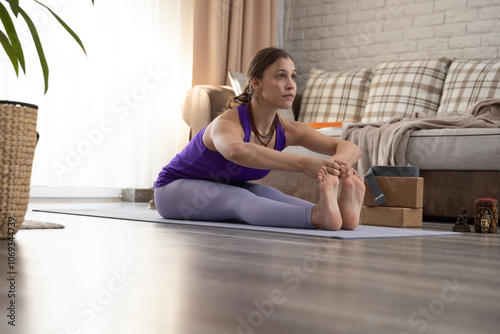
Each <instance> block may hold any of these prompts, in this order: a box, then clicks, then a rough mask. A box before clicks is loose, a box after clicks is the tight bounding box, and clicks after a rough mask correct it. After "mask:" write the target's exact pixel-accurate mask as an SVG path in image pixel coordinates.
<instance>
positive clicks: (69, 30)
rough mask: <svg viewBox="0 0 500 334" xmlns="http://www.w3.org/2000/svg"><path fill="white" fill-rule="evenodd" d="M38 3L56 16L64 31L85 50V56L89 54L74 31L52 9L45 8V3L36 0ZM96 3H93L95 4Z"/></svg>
mask: <svg viewBox="0 0 500 334" xmlns="http://www.w3.org/2000/svg"><path fill="white" fill-rule="evenodd" d="M35 2H36V3H38V4H39V5H41V6H43V7H45V8H47V9H48V10H49V11H50V12H51V13H52V15H54V17H55V18H56V20H57V21H59V23H60V24H61V25H62V26H63V27H64V29H66V31H67V32H68V33H69V34H70V35H71V36H73V38H74V39H75V41H76V42H77V43H78V44H79V45H80V46H81V48H82V49H83V52H84V53H85V54H87V52H86V51H85V47H84V46H83V43H82V41H81V40H80V38H79V37H78V35H77V34H76V33H75V32H74V31H73V30H71V28H70V27H69V26H68V25H67V24H66V23H65V22H64V21H63V20H62V19H61V18H60V17H59V16H57V14H56V13H54V11H53V10H52V9H50V8H49V7H47V6H45V5H44V4H43V3H41V2H39V1H37V0H35ZM93 2H94V1H92V3H93Z"/></svg>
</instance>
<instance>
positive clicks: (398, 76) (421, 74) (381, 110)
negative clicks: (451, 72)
mask: <svg viewBox="0 0 500 334" xmlns="http://www.w3.org/2000/svg"><path fill="white" fill-rule="evenodd" d="M450 62H451V60H450V59H448V58H440V59H426V60H398V61H385V62H381V63H379V64H377V66H375V68H374V70H373V78H372V82H371V84H370V94H369V96H368V101H367V103H366V110H365V113H364V115H363V119H362V121H363V122H380V121H387V120H389V119H390V118H392V117H396V116H397V117H403V118H408V117H411V116H412V115H413V114H415V113H416V112H420V113H423V114H424V115H426V116H434V115H435V114H436V113H437V110H438V107H439V101H440V100H441V92H442V89H443V84H444V80H445V77H446V72H447V70H448V67H449V66H450Z"/></svg>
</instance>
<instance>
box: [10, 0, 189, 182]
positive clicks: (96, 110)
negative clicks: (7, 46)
mask: <svg viewBox="0 0 500 334" xmlns="http://www.w3.org/2000/svg"><path fill="white" fill-rule="evenodd" d="M45 3H46V4H47V5H49V6H50V7H51V8H52V9H53V10H54V11H55V12H57V13H59V14H60V16H61V17H62V18H63V19H64V20H65V21H66V22H67V23H68V25H69V26H70V27H71V28H72V29H73V30H74V31H75V32H76V33H77V34H78V35H79V36H80V38H81V40H82V41H83V43H84V45H85V48H86V51H87V56H85V55H84V53H83V52H82V50H81V49H80V47H79V46H78V44H76V42H75V41H74V40H73V39H72V38H71V37H70V36H69V34H67V33H66V31H65V30H64V29H63V28H62V27H61V26H60V25H59V24H58V23H57V22H56V21H55V20H54V18H53V17H52V16H51V15H50V13H48V12H47V11H46V10H44V9H43V8H42V7H40V6H38V5H36V4H35V3H34V2H33V3H32V2H26V3H25V4H24V3H23V2H21V5H23V6H24V7H25V10H26V11H27V12H28V13H30V14H31V15H32V17H33V18H34V21H35V23H36V24H37V25H38V27H40V28H39V34H40V37H41V40H42V44H43V46H44V50H45V53H46V57H47V61H48V64H49V69H50V79H49V80H50V81H49V91H48V93H47V94H46V95H43V79H42V78H43V77H42V73H41V69H40V65H39V62H38V57H37V55H36V53H35V49H34V46H33V42H32V40H31V39H30V35H29V32H28V31H27V28H26V27H25V26H23V25H22V24H18V25H17V26H18V33H19V35H20V39H21V43H22V44H23V46H24V48H25V52H26V58H27V59H28V61H27V75H26V76H25V75H24V74H20V77H19V78H16V76H15V73H14V70H13V69H12V65H11V64H10V63H9V62H8V59H7V58H6V56H5V55H4V54H1V58H0V77H1V79H2V80H0V81H2V83H0V95H1V96H2V97H1V98H2V99H8V100H14V101H23V102H28V103H33V104H36V105H38V106H39V114H38V126H37V130H38V132H39V133H40V141H39V143H38V146H37V150H36V153H35V160H34V165H33V174H32V182H31V184H32V186H49V187H81V188H89V187H101V188H128V187H132V188H149V187H151V186H152V184H153V181H154V180H155V179H156V176H157V175H158V172H159V171H160V170H161V168H162V167H163V165H165V164H166V163H167V162H168V161H169V160H170V159H171V158H172V157H173V156H174V155H175V154H176V153H178V152H179V150H180V149H181V148H182V147H183V146H184V145H185V144H186V143H187V138H188V128H187V125H185V124H184V122H183V121H182V119H181V113H180V107H181V103H182V98H183V97H184V94H185V93H186V92H187V90H188V89H189V88H190V86H191V63H192V61H191V59H192V56H191V54H192V47H191V44H192V32H191V28H190V27H191V22H192V18H191V8H190V2H189V1H182V0H168V1H167V0H162V1H154V0H148V1H132V0H125V1H120V5H119V6H117V5H116V3H114V2H113V3H111V2H108V1H95V6H92V4H91V1H90V0H87V1H85V0H79V1H68V0H53V1H47V2H45Z"/></svg>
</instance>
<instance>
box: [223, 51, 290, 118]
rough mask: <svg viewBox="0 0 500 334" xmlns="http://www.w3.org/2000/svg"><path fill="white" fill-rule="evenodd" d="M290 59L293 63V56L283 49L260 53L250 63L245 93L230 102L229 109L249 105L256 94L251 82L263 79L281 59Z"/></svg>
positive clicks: (228, 103)
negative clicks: (266, 72) (267, 71)
mask: <svg viewBox="0 0 500 334" xmlns="http://www.w3.org/2000/svg"><path fill="white" fill-rule="evenodd" d="M283 58H284V59H286V58H290V59H291V60H292V61H293V58H292V56H290V55H289V54H288V52H286V51H285V50H283V49H279V48H275V47H268V48H265V49H262V50H260V51H258V52H257V53H256V54H255V55H254V56H253V57H252V59H251V60H250V62H249V63H248V68H247V78H248V79H247V83H246V85H245V88H243V92H242V93H241V94H240V95H238V96H235V97H234V98H232V99H231V100H229V101H228V102H227V104H226V108H227V109H232V108H235V107H237V106H240V105H242V104H247V103H248V102H250V100H252V96H253V93H254V90H253V87H252V84H251V81H252V80H253V79H254V78H257V79H262V75H263V74H264V71H265V70H266V69H267V68H268V67H269V66H271V65H272V64H274V63H275V62H276V61H277V60H279V59H283Z"/></svg>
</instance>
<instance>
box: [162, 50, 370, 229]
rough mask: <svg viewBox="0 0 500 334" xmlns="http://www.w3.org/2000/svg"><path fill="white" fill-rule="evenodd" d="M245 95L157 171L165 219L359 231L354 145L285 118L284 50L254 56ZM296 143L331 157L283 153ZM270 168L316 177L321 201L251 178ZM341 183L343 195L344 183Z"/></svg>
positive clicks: (289, 93)
mask: <svg viewBox="0 0 500 334" xmlns="http://www.w3.org/2000/svg"><path fill="white" fill-rule="evenodd" d="M247 77H248V78H249V79H248V83H247V85H246V87H245V89H244V92H243V94H241V95H239V96H236V97H235V98H233V99H232V100H231V101H229V103H228V109H227V110H226V111H225V112H224V113H223V114H221V115H220V116H218V117H217V118H216V119H214V120H213V121H212V122H211V123H210V124H209V125H208V126H207V127H206V128H204V129H203V130H201V131H200V132H199V133H198V134H197V135H196V136H194V138H193V139H192V140H191V142H190V143H189V144H188V145H187V146H186V148H184V150H183V151H182V152H181V153H179V154H178V155H177V156H176V157H175V158H174V159H173V160H172V161H171V162H170V163H169V164H168V165H167V166H165V167H164V168H163V169H162V171H161V172H160V174H159V176H158V179H157V181H156V183H155V196H154V197H155V204H156V208H157V210H158V212H159V213H160V215H161V216H162V217H164V218H169V219H190V220H210V221H222V220H236V219H241V220H244V221H246V222H247V223H249V224H253V225H264V226H280V227H295V228H319V229H326V230H338V229H340V228H343V229H350V230H352V229H355V228H356V227H357V226H358V223H359V214H360V210H361V203H362V200H363V196H364V191H365V187H364V184H363V181H362V180H361V178H360V177H359V176H358V174H357V173H356V172H355V171H354V170H353V169H352V168H351V165H352V164H354V163H356V161H358V159H359V158H360V156H361V150H360V149H359V148H358V147H357V146H356V145H354V144H352V143H350V142H347V141H343V140H340V139H338V138H332V137H329V136H326V135H323V134H321V133H319V132H317V131H316V130H314V129H313V128H311V127H310V126H308V125H306V124H304V123H300V122H292V121H288V120H285V119H282V118H281V117H279V115H278V109H288V108H291V106H292V102H293V100H294V98H295V93H296V88H297V86H296V83H295V77H296V70H295V66H294V63H293V60H292V58H291V57H290V55H289V54H288V53H286V52H285V51H284V50H282V49H277V48H266V49H263V50H261V51H259V52H257V54H256V55H255V56H254V57H253V58H252V60H251V61H250V63H249V65H248V70H247ZM290 145H299V146H303V147H305V148H308V149H310V150H312V151H315V152H318V153H322V154H325V155H328V156H331V158H330V159H320V158H313V157H303V156H299V155H294V154H289V153H284V152H281V151H282V150H283V149H284V148H285V147H286V146H290ZM270 170H283V171H294V172H301V173H304V174H306V175H308V176H310V177H313V178H316V179H317V182H318V183H319V189H320V199H319V203H318V204H317V205H315V204H313V203H310V202H307V201H304V200H302V199H298V198H295V197H291V196H287V195H285V194H283V193H281V192H279V191H277V190H275V189H273V188H271V187H267V186H264V185H259V184H255V183H252V182H249V181H251V180H256V179H260V178H263V177H264V176H266V175H267V174H268V173H269V172H270ZM340 182H342V187H341V189H342V190H341V193H340V195H339V196H338V191H339V183H340Z"/></svg>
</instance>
